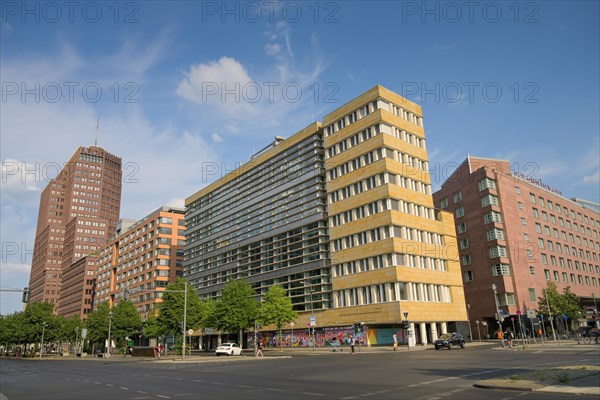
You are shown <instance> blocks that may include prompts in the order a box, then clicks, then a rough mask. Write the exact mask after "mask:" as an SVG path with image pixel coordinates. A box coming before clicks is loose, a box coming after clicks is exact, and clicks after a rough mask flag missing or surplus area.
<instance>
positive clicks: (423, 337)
mask: <svg viewBox="0 0 600 400" xmlns="http://www.w3.org/2000/svg"><path fill="white" fill-rule="evenodd" d="M426 326H427V325H426V324H425V322H422V323H420V324H419V328H420V332H421V344H427V329H426Z"/></svg>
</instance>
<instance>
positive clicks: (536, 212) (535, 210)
mask: <svg viewBox="0 0 600 400" xmlns="http://www.w3.org/2000/svg"><path fill="white" fill-rule="evenodd" d="M532 210H533V216H534V218H539V217H540V214H539V213H538V209H537V208H532Z"/></svg>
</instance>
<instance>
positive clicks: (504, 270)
mask: <svg viewBox="0 0 600 400" xmlns="http://www.w3.org/2000/svg"><path fill="white" fill-rule="evenodd" d="M492 275H494V276H500V275H510V268H509V266H508V264H494V265H492Z"/></svg>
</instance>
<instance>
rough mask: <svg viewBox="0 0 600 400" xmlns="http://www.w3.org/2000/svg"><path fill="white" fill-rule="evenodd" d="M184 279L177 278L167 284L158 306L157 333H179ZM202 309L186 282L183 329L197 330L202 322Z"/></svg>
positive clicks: (181, 319)
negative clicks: (185, 309)
mask: <svg viewBox="0 0 600 400" xmlns="http://www.w3.org/2000/svg"><path fill="white" fill-rule="evenodd" d="M186 282H187V280H186V279H184V278H177V281H175V282H171V283H169V285H168V286H167V290H166V291H165V293H164V295H163V297H162V299H163V301H162V303H160V304H159V306H158V311H159V314H158V317H157V323H158V326H159V327H158V332H160V333H164V334H175V333H179V332H181V326H180V323H181V322H183V308H184V299H185V296H184V293H183V292H184V289H185V283H186ZM201 312H202V307H201V302H200V297H198V294H197V293H196V291H195V290H194V288H193V287H192V285H191V284H190V283H189V282H187V317H186V324H187V326H186V327H185V329H186V330H187V329H197V328H198V327H199V326H200V324H201V321H202V315H201Z"/></svg>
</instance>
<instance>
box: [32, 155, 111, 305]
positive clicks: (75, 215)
mask: <svg viewBox="0 0 600 400" xmlns="http://www.w3.org/2000/svg"><path fill="white" fill-rule="evenodd" d="M121 175H122V171H121V159H120V158H119V157H117V156H115V155H113V154H110V153H109V152H107V151H106V150H104V149H103V148H100V147H96V146H90V147H79V148H78V149H77V151H76V152H75V154H73V156H72V157H71V159H70V160H69V161H68V162H67V163H66V164H65V166H64V168H63V169H62V170H61V171H60V172H59V173H58V176H57V177H56V178H55V179H52V180H51V181H50V182H49V183H48V185H47V186H46V188H45V189H44V191H43V192H42V195H41V197H40V208H39V213H38V223H37V231H36V237H35V245H34V251H33V259H32V265H31V273H30V277H29V290H30V299H29V301H30V302H48V303H53V304H55V305H56V308H55V310H56V312H57V313H58V314H60V315H64V316H66V317H70V316H72V315H75V314H79V315H80V316H82V317H85V315H86V314H88V313H89V312H90V310H91V308H92V299H93V290H91V289H90V288H91V287H92V286H93V283H91V284H90V285H87V284H86V281H89V280H94V279H95V276H92V275H91V274H90V275H89V276H88V275H86V277H85V278H83V277H81V276H78V273H84V274H88V272H86V271H90V270H91V269H90V268H91V264H89V262H88V261H85V262H84V263H83V264H87V265H88V266H87V267H85V266H84V267H83V268H82V263H81V262H80V260H81V259H83V258H84V257H86V256H88V255H93V254H94V253H96V252H97V251H98V250H100V248H101V247H103V246H105V245H106V243H107V242H108V239H109V238H110V237H111V236H113V235H114V233H115V227H116V224H117V222H118V220H119V211H120V207H121ZM63 275H68V276H69V279H70V283H69V290H68V291H67V292H65V293H62V286H63ZM76 282H82V284H81V285H78V284H77V285H76ZM74 285H75V286H74ZM65 296H67V297H65ZM61 302H64V303H65V304H68V306H66V307H61V305H60V303H61ZM77 303H78V304H79V307H78V308H77V307H75V306H74V305H75V304H77Z"/></svg>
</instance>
